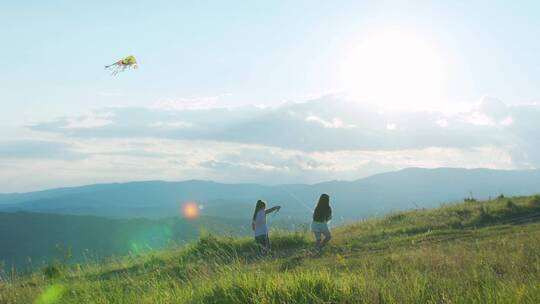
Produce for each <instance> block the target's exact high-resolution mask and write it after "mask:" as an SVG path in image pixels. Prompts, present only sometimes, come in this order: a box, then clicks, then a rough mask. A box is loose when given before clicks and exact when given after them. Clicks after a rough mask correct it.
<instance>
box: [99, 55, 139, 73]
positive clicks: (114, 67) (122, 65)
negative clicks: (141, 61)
mask: <svg viewBox="0 0 540 304" xmlns="http://www.w3.org/2000/svg"><path fill="white" fill-rule="evenodd" d="M105 68H106V69H108V70H111V71H112V75H116V74H118V73H120V72H123V71H125V70H128V69H137V68H139V66H138V64H137V59H136V58H135V56H133V55H129V56H127V57H125V58H123V59H120V60H118V61H117V62H115V63H113V64H110V65H106V66H105Z"/></svg>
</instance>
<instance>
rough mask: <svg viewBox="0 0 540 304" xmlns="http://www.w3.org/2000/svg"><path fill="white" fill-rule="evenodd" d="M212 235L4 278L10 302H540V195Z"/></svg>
mask: <svg viewBox="0 0 540 304" xmlns="http://www.w3.org/2000/svg"><path fill="white" fill-rule="evenodd" d="M333 232H334V239H333V240H332V242H331V244H330V246H329V247H328V248H327V249H326V251H325V252H324V253H323V254H322V255H321V256H319V255H317V254H315V253H314V252H313V251H312V250H311V246H312V242H313V240H312V236H311V235H310V234H309V233H308V232H307V231H297V232H283V231H281V232H280V231H274V232H272V233H271V242H272V246H273V252H272V254H271V255H270V256H267V257H263V258H261V257H258V256H257V255H256V253H255V252H256V250H255V249H256V248H255V246H254V242H253V240H252V239H251V238H232V237H215V236H211V235H207V236H205V237H202V238H201V239H200V240H199V241H197V242H194V243H192V244H190V245H188V246H185V247H183V248H178V249H174V250H168V251H160V252H152V253H149V254H145V255H142V256H127V257H122V258H116V259H111V260H109V261H107V262H103V263H94V264H82V265H79V264H78V265H69V266H67V265H62V264H54V265H50V266H48V267H47V268H45V269H43V270H42V271H40V272H36V273H33V274H31V275H24V276H17V275H10V274H9V273H7V274H3V275H2V277H3V278H4V280H3V281H1V283H0V303H540V197H538V196H535V197H516V198H510V199H509V198H503V197H501V198H499V199H496V200H493V201H489V202H474V201H469V202H465V203H461V204H455V205H447V206H443V207H441V208H438V209H430V210H414V211H408V212H402V213H395V214H390V215H388V216H385V217H382V218H374V219H369V220H365V221H361V222H358V223H355V224H351V225H347V226H343V227H338V228H336V229H334V231H333Z"/></svg>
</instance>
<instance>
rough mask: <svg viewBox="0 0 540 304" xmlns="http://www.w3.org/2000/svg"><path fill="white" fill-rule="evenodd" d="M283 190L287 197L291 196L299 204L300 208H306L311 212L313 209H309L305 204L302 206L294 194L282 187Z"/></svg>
mask: <svg viewBox="0 0 540 304" xmlns="http://www.w3.org/2000/svg"><path fill="white" fill-rule="evenodd" d="M283 190H285V192H287V194H288V195H289V196H291V197H292V198H293V199H294V200H295V201H297V202H298V203H300V205H302V207H304V208H306V209H307V210H309V212H313V209H311V208H310V207H308V206H307V205H306V204H304V203H303V202H302V201H301V200H300V199H299V198H298V197H296V196H295V195H294V194H292V193H291V192H290V191H289V190H287V188H285V187H283Z"/></svg>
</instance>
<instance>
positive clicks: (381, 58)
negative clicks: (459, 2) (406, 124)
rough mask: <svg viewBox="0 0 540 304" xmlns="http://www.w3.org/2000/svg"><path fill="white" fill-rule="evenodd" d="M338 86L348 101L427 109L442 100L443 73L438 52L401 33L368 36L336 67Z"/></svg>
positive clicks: (424, 42)
mask: <svg viewBox="0 0 540 304" xmlns="http://www.w3.org/2000/svg"><path fill="white" fill-rule="evenodd" d="M338 81H339V83H340V86H341V87H342V89H343V90H344V91H345V92H346V93H348V94H349V95H351V96H352V97H354V98H356V99H358V100H360V101H363V102H370V103H377V104H379V105H381V106H390V107H411V106H412V107H431V106H433V105H434V104H436V103H439V102H441V99H442V98H443V96H444V86H445V81H446V72H445V68H444V65H443V62H442V59H441V56H440V54H439V52H438V51H437V50H436V49H435V48H434V47H432V46H431V45H430V44H429V43H427V42H426V41H424V40H422V39H420V38H419V37H417V36H415V35H412V34H408V33H403V32H385V33H379V34H376V35H371V36H368V37H366V39H364V40H362V41H361V42H360V44H358V45H357V46H356V47H354V48H352V49H351V51H350V53H349V54H348V55H347V56H346V58H345V59H344V60H343V62H342V63H341V66H340V71H339V80H338Z"/></svg>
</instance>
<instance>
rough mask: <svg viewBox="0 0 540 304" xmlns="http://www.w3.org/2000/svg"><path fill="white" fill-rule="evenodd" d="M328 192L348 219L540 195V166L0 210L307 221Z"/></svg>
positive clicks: (120, 188)
mask: <svg viewBox="0 0 540 304" xmlns="http://www.w3.org/2000/svg"><path fill="white" fill-rule="evenodd" d="M323 192H326V193H329V194H330V195H331V197H332V203H333V204H334V206H336V212H337V213H336V215H335V220H340V221H341V220H343V221H350V220H354V219H358V218H362V217H368V216H374V215H376V214H381V213H385V212H388V211H397V210H405V209H410V208H414V207H415V205H417V206H420V207H436V206H438V205H439V204H440V203H447V202H452V201H458V200H461V199H463V198H464V197H467V196H469V194H470V192H472V193H473V195H474V196H475V197H477V198H485V199H487V198H488V197H490V196H491V197H495V196H497V195H499V194H501V193H504V194H506V195H532V194H536V193H540V170H526V171H498V170H488V169H474V170H466V169H450V168H441V169H405V170H401V171H398V172H390V173H384V174H379V175H375V176H371V177H368V178H364V179H360V180H357V181H351V182H346V181H334V182H326V183H320V184H315V185H279V186H265V185H255V184H220V183H214V182H207V181H185V182H160V181H148V182H132V183H123V184H103V185H90V186H83V187H74V188H64V189H53V190H46V191H40V192H31V193H14V194H4V195H0V211H11V212H12V211H30V212H46V213H62V214H79V215H96V216H107V217H168V216H170V215H171V214H176V212H177V210H178V207H179V205H180V204H182V203H184V202H186V201H195V202H197V203H199V204H201V205H203V206H204V209H203V210H202V214H203V215H208V216H219V217H229V218H237V219H238V218H241V219H246V218H249V217H250V215H251V212H252V208H253V205H254V202H255V201H256V200H257V199H261V198H262V199H265V200H267V201H269V202H270V203H279V204H281V205H283V206H284V208H283V210H282V215H284V216H291V217H294V218H298V219H303V220H306V221H308V220H309V216H310V214H311V210H310V208H311V207H312V206H313V204H314V202H316V200H317V199H318V197H319V195H320V194H321V193H323Z"/></svg>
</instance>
